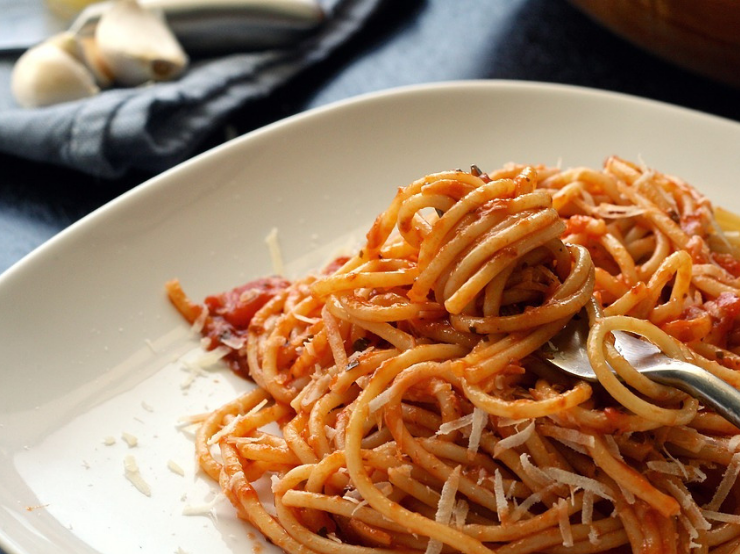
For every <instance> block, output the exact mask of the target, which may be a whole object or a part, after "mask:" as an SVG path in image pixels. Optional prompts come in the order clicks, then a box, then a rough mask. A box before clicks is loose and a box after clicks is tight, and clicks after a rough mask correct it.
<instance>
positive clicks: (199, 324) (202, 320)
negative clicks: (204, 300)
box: [190, 308, 208, 335]
mask: <svg viewBox="0 0 740 554" xmlns="http://www.w3.org/2000/svg"><path fill="white" fill-rule="evenodd" d="M206 319H208V309H207V308H203V309H202V310H201V311H200V313H199V314H198V317H196V318H195V321H193V325H192V327H190V330H191V331H192V333H193V334H194V335H200V332H201V331H202V330H203V327H204V326H205V324H206Z"/></svg>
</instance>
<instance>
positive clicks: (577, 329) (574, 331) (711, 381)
mask: <svg viewBox="0 0 740 554" xmlns="http://www.w3.org/2000/svg"><path fill="white" fill-rule="evenodd" d="M588 330H589V324H588V316H587V314H586V313H585V311H582V312H581V313H579V314H577V315H576V316H575V317H574V318H573V319H571V321H570V322H569V323H568V325H566V327H565V328H564V329H563V330H562V331H560V332H559V333H558V334H557V335H555V337H553V338H552V340H551V341H550V343H549V344H548V345H545V346H543V347H542V349H541V354H542V358H543V359H545V360H547V361H548V362H550V363H551V364H552V365H554V366H556V367H558V368H560V369H561V370H563V371H565V372H566V373H569V374H571V375H573V376H574V377H578V378H579V379H583V380H584V381H591V382H595V381H598V379H597V377H596V373H594V370H593V368H592V367H591V363H590V362H589V360H588V355H587V354H586V340H587V338H588ZM612 334H613V335H614V346H615V347H616V349H617V351H618V352H619V353H620V354H621V355H622V356H623V357H624V358H625V359H626V360H627V361H628V362H629V363H630V364H632V366H633V367H634V368H635V369H636V370H637V371H639V372H640V373H642V374H643V375H645V376H647V377H649V378H650V379H652V380H653V381H656V382H658V383H662V384H664V385H670V386H673V387H676V388H677V389H680V390H682V391H684V392H686V393H688V394H690V395H692V396H694V397H696V398H698V399H700V400H702V401H703V402H704V404H705V405H707V406H710V407H712V408H713V409H714V410H715V411H716V412H717V413H719V414H720V415H722V416H723V417H724V418H725V419H727V421H729V422H730V423H732V424H733V425H735V426H736V427H740V391H738V390H737V389H736V388H735V387H733V386H732V385H729V384H728V383H726V382H725V381H723V380H722V379H720V378H719V377H716V376H715V375H712V374H711V373H709V372H708V371H706V370H705V369H702V368H700V367H698V366H695V365H693V364H690V363H687V362H682V361H679V360H675V359H673V358H669V357H668V356H666V355H665V354H663V353H662V352H661V351H660V350H659V349H658V348H657V347H656V346H654V345H653V344H652V343H649V342H647V341H645V340H642V339H639V338H636V337H633V336H632V335H629V334H627V333H624V332H622V331H615V332H613V333H612Z"/></svg>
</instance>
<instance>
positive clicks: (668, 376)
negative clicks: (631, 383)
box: [641, 360, 740, 428]
mask: <svg viewBox="0 0 740 554" xmlns="http://www.w3.org/2000/svg"><path fill="white" fill-rule="evenodd" d="M641 373H642V374H643V375H645V376H647V377H650V378H651V379H653V380H654V381H657V382H659V383H662V384H664V385H671V386H673V387H676V388H677V389H680V390H682V391H684V392H687V393H689V394H690V395H692V396H695V397H696V398H698V399H700V400H703V401H704V404H706V405H707V406H710V407H711V408H713V409H714V411H716V412H717V413H718V414H720V415H721V416H722V417H724V418H725V419H726V420H727V421H729V422H730V423H732V424H733V425H734V426H735V427H738V428H740V391H739V390H738V389H736V388H735V387H733V386H732V385H730V384H728V383H726V382H725V381H723V380H722V379H720V378H719V377H717V376H715V375H712V374H711V373H709V372H708V371H706V370H704V369H702V368H700V367H697V366H695V365H692V364H689V363H685V362H680V361H678V360H671V361H670V362H666V363H664V364H662V365H659V366H655V367H651V368H650V369H644V370H642V371H641Z"/></svg>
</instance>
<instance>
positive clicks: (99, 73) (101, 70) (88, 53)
mask: <svg viewBox="0 0 740 554" xmlns="http://www.w3.org/2000/svg"><path fill="white" fill-rule="evenodd" d="M77 43H78V44H79V45H80V52H81V60H82V61H83V62H84V63H85V65H86V66H87V69H89V70H90V72H91V73H92V74H93V76H94V77H95V82H96V83H97V84H98V86H99V87H100V88H108V87H110V86H111V85H113V80H114V78H113V74H112V73H111V70H110V68H109V67H108V66H107V65H106V63H105V62H104V61H103V58H102V57H101V55H100V48H98V44H97V42H95V37H93V36H78V37H77Z"/></svg>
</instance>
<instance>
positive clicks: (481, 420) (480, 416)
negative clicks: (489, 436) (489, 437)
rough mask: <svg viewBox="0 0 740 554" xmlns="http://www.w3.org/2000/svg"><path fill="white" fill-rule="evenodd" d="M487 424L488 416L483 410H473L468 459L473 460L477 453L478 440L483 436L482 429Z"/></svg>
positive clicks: (476, 408)
mask: <svg viewBox="0 0 740 554" xmlns="http://www.w3.org/2000/svg"><path fill="white" fill-rule="evenodd" d="M486 423H488V414H487V413H486V411H485V410H481V409H480V408H478V407H475V408H473V423H472V425H471V427H470V437H468V457H469V458H473V457H474V456H475V455H476V453H477V452H478V447H479V446H480V439H481V437H482V436H483V429H485V428H486Z"/></svg>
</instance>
